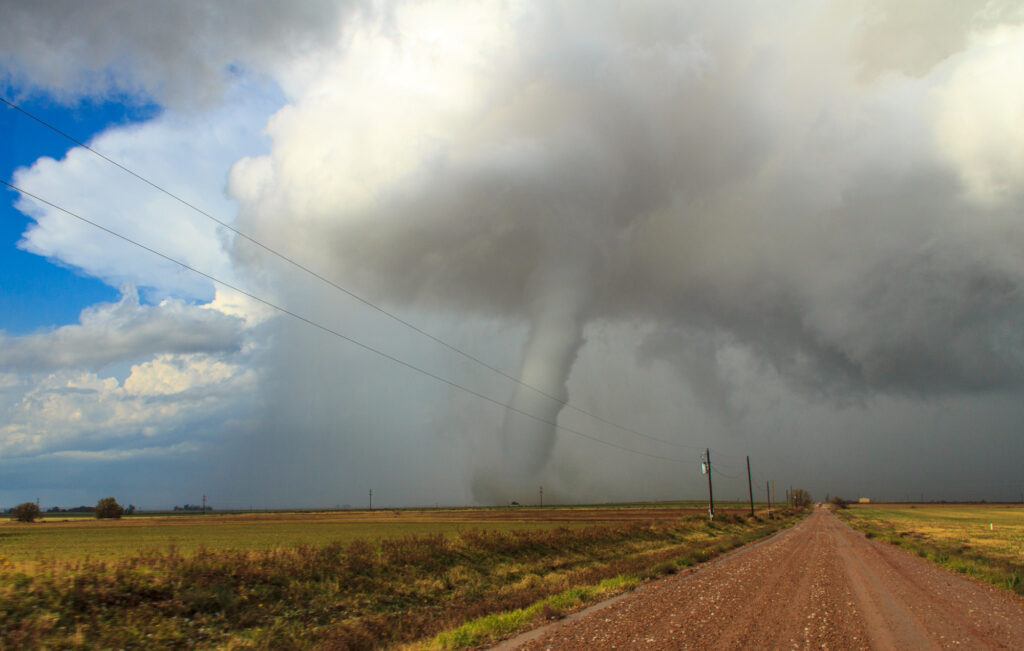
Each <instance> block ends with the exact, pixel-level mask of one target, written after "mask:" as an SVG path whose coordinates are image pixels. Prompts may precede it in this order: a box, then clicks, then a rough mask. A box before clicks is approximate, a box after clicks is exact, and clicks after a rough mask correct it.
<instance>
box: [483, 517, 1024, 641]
mask: <svg viewBox="0 0 1024 651" xmlns="http://www.w3.org/2000/svg"><path fill="white" fill-rule="evenodd" d="M783 647H785V648H790V649H791V648H802V649H808V648H816V649H821V648H830V649H938V648H947V647H960V648H971V649H982V648H986V649H988V648H994V649H1001V648H1017V649H1019V648H1024V600H1022V599H1020V598H1019V597H1017V596H1016V595H1013V594H1011V593H1009V592H1008V591H1005V590H1001V589H999V588H996V587H993V586H989V585H986V584H982V583H980V582H977V581H974V580H970V579H967V578H964V577H961V576H959V575H956V574H953V573H951V572H949V571H947V570H944V569H942V568H939V567H936V566H934V565H932V564H930V563H928V562H926V561H924V560H921V559H919V558H917V557H915V556H912V555H910V554H907V553H906V552H904V551H902V550H899V549H896V548H894V547H891V546H889V545H885V544H883V543H879V542H876V541H872V540H869V539H867V538H865V537H864V536H863V535H862V534H860V533H857V532H854V531H853V530H851V529H850V528H849V527H847V526H846V525H844V524H843V523H841V522H840V521H839V520H838V519H837V518H836V517H835V516H833V515H831V514H830V513H829V512H827V511H826V510H824V509H818V510H816V511H815V512H814V513H813V514H812V515H811V516H810V517H809V518H807V519H806V520H804V521H803V522H801V523H800V524H798V525H796V526H795V527H793V528H791V529H788V530H786V531H784V532H782V533H781V534H779V535H777V536H775V537H774V538H772V539H770V540H768V541H766V542H764V543H762V544H758V545H754V546H752V547H750V548H747V549H744V550H742V551H741V552H739V553H736V554H733V555H730V556H728V557H726V558H723V559H722V560H720V561H717V562H715V563H712V564H709V565H707V566H704V567H702V568H699V569H698V570H696V571H692V572H688V573H686V574H681V575H676V576H672V577H669V578H667V579H663V580H661V581H658V582H656V583H653V584H651V585H649V586H647V587H646V588H644V589H641V590H639V591H637V593H636V594H634V595H630V596H629V597H627V598H625V599H621V600H619V601H617V602H615V603H613V604H611V605H608V606H607V607H605V608H600V609H594V610H592V611H590V612H587V613H584V614H583V615H582V616H580V617H576V618H573V619H571V620H567V621H564V622H560V623H559V624H556V625H554V626H553V627H550V628H547V629H543V630H541V631H536V632H534V633H533V634H532V635H530V634H527V636H523V637H520V638H518V639H516V640H512V641H509V642H507V643H505V644H504V645H502V646H501V647H499V648H517V649H584V648H585V649H612V648H615V649H637V648H641V649H644V648H646V649H659V650H660V649H708V648H712V649H749V648H769V649H771V648H783Z"/></svg>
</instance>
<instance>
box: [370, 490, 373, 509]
mask: <svg viewBox="0 0 1024 651" xmlns="http://www.w3.org/2000/svg"><path fill="white" fill-rule="evenodd" d="M370 510H371V511H372V510H373V489H372V488H371V489H370Z"/></svg>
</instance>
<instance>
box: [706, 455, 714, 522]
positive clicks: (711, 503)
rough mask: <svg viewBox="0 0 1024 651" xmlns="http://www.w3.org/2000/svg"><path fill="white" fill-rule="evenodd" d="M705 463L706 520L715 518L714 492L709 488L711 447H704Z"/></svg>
mask: <svg viewBox="0 0 1024 651" xmlns="http://www.w3.org/2000/svg"><path fill="white" fill-rule="evenodd" d="M704 452H705V457H704V459H705V465H706V468H707V471H708V520H714V519H715V493H714V491H712V490H711V448H706V449H705V450H704Z"/></svg>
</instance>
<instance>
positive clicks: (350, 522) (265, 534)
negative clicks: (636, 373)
mask: <svg viewBox="0 0 1024 651" xmlns="http://www.w3.org/2000/svg"><path fill="white" fill-rule="evenodd" d="M722 508H725V509H726V510H729V508H730V507H729V505H724V506H723V507H722ZM702 511H703V507H701V506H696V505H694V504H693V503H678V504H671V505H666V504H653V505H627V506H622V505H618V506H590V507H549V508H543V509H537V508H522V507H521V508H516V509H507V508H506V509H498V508H496V509H403V510H376V511H328V512H300V513H295V512H265V513H223V514H222V513H208V514H206V515H198V514H188V515H180V514H155V515H152V514H146V515H139V516H131V517H124V518H122V519H121V520H96V519H95V518H94V517H92V516H91V515H87V516H82V515H73V516H68V515H65V514H57V515H53V516H50V517H46V518H43V519H42V520H41V521H37V522H35V523H32V524H24V523H18V522H13V521H9V520H2V521H0V550H2V553H3V554H4V556H5V558H6V559H7V560H8V561H10V562H11V563H12V564H15V565H17V566H19V567H21V568H22V569H30V568H31V567H32V566H35V565H40V564H44V565H50V564H52V563H53V562H58V563H60V562H67V561H72V562H77V561H82V560H115V559H118V558H122V557H126V556H131V555H137V554H141V553H144V552H149V551H154V550H156V551H168V550H169V549H171V548H174V549H175V550H176V551H177V552H178V553H181V554H184V555H189V554H191V553H192V552H193V551H194V550H196V549H199V548H203V549H207V550H227V549H248V550H267V549H274V548H276V547H280V546H285V547H288V546H295V545H300V544H308V545H321V544H327V543H331V542H340V543H348V542H350V541H352V540H356V539H366V540H371V541H379V540H382V539H385V538H402V537H405V536H409V535H435V534H440V535H446V536H452V535H457V534H458V533H460V532H461V531H465V530H472V529H478V530H479V529H487V530H495V531H510V530H513V529H520V530H532V529H548V528H552V527H567V528H578V527H582V526H587V525H594V524H611V523H615V522H624V521H639V520H643V521H657V520H667V519H677V518H679V517H683V516H689V515H693V514H694V513H699V512H702Z"/></svg>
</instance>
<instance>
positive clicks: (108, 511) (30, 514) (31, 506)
mask: <svg viewBox="0 0 1024 651" xmlns="http://www.w3.org/2000/svg"><path fill="white" fill-rule="evenodd" d="M46 512H47V513H92V514H94V515H95V516H96V517H97V518H98V519H118V518H120V517H121V516H122V515H132V514H133V513H135V505H134V504H129V505H128V508H127V509H126V508H124V507H123V506H121V505H120V504H118V503H117V500H115V499H114V498H113V497H104V498H103V499H101V500H100V501H99V502H97V503H96V506H76V507H73V508H70V509H62V508H61V507H59V506H52V507H50V508H48V509H46ZM4 513H7V514H10V516H11V519H12V520H17V521H18V522H34V521H35V520H36V519H37V518H39V517H40V515H42V513H41V512H40V510H39V505H38V504H36V503H35V502H24V503H22V504H19V505H18V506H15V507H14V508H11V509H5V510H4Z"/></svg>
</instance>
